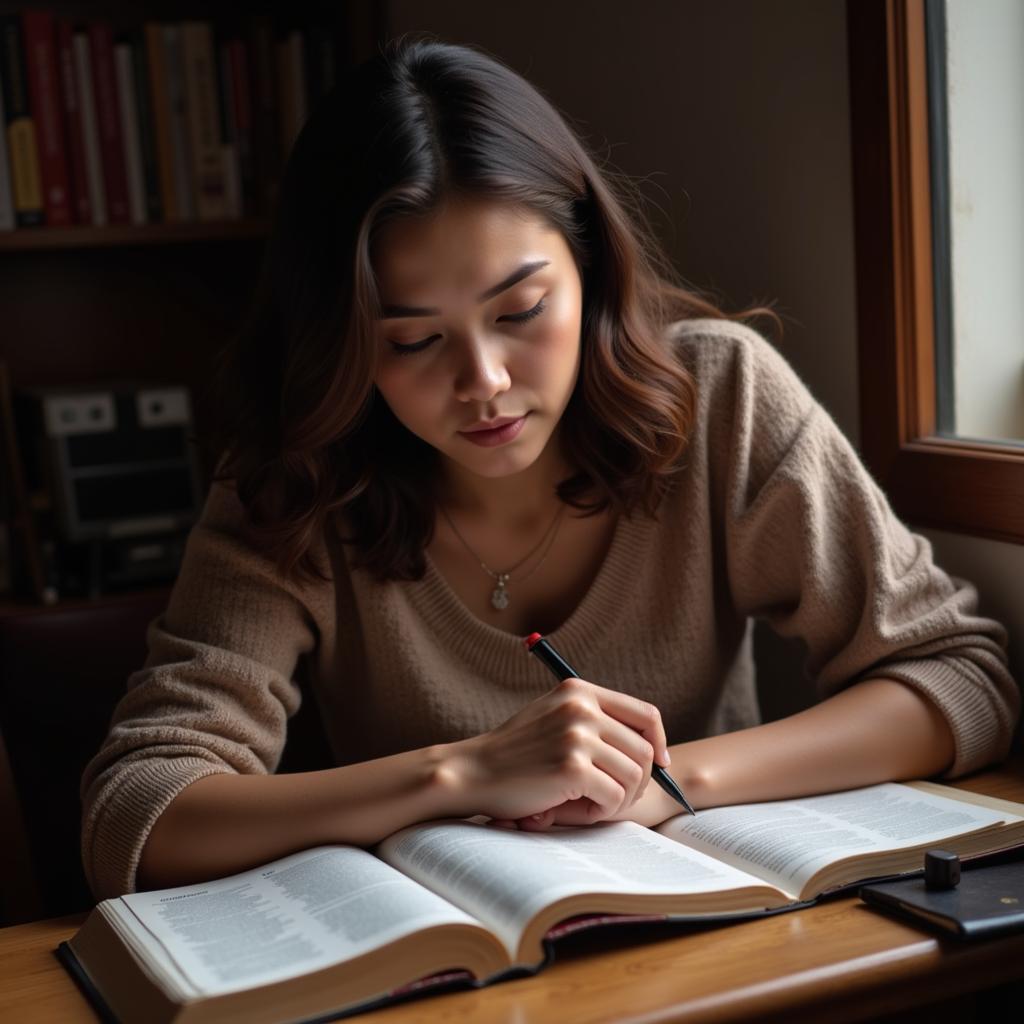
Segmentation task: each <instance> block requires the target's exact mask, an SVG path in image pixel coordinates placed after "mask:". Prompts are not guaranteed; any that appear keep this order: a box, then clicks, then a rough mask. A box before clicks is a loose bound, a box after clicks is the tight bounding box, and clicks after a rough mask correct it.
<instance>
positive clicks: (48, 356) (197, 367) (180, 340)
mask: <svg viewBox="0 0 1024 1024" xmlns="http://www.w3.org/2000/svg"><path fill="white" fill-rule="evenodd" d="M26 11H42V12H48V13H50V14H51V15H53V16H54V21H55V24H56V23H57V22H58V21H59V20H60V19H62V18H63V19H67V20H68V21H70V22H71V23H72V25H73V26H74V28H76V29H78V30H83V29H87V28H88V26H89V25H91V24H93V23H95V22H102V23H105V24H106V25H108V26H109V27H110V29H111V33H112V38H113V40H114V41H115V42H117V41H119V40H120V41H122V42H123V41H124V40H126V39H128V38H129V36H130V33H132V32H135V33H137V38H139V39H140V40H141V42H140V43H139V45H140V47H141V48H142V51H143V53H145V35H144V31H145V26H146V25H147V24H171V25H183V24H184V23H185V22H187V21H192V22H202V23H205V24H207V25H209V27H210V39H211V41H212V43H213V52H214V53H215V54H216V55H217V57H216V60H217V61H219V60H221V59H222V56H221V55H222V54H223V52H224V51H223V50H222V49H221V47H222V44H223V42H224V40H225V39H226V38H227V39H230V38H231V37H232V36H233V35H237V37H238V38H241V39H242V40H243V41H244V42H245V43H246V44H247V45H248V44H249V42H250V39H251V37H250V36H249V35H248V34H247V33H248V31H249V24H250V19H251V20H253V21H255V20H261V22H262V24H263V25H264V26H269V29H265V31H269V33H270V37H269V40H270V45H271V47H272V52H273V53H275V54H276V55H277V56H278V57H280V52H279V50H278V49H277V47H278V43H284V42H286V41H288V40H290V43H291V44H294V46H300V47H301V45H303V42H305V43H306V45H310V46H312V45H313V44H310V43H308V40H310V39H311V38H312V37H313V34H314V33H315V34H317V38H319V39H321V40H322V39H329V40H330V41H331V45H332V47H333V49H332V53H333V58H332V59H333V68H334V72H333V74H334V75H335V77H336V75H337V74H338V73H341V72H343V71H344V70H345V69H346V68H348V67H351V66H352V65H353V64H354V63H357V62H358V61H361V60H362V59H364V58H365V57H367V56H369V55H370V54H371V53H373V52H374V51H375V49H376V48H377V46H378V44H379V42H380V41H381V40H382V39H383V38H385V37H386V35H387V25H386V5H385V4H381V3H376V2H375V0H349V2H347V3H338V2H335V3H326V2H320V3H317V2H303V0H297V2H292V3H269V4H252V5H231V4H226V3H206V4H189V3H184V2H170V3H158V2H149V3H146V2H144V3H140V4H132V3H124V2H122V3H91V4H90V3H59V2H53V3H42V4H34V3H22V4H5V3H0V27H2V26H3V24H4V19H5V18H7V19H8V20H9V19H10V18H11V16H20V15H22V14H23V13H24V12H26ZM296 40H299V42H296ZM294 46H293V48H294ZM3 52H4V51H3V50H0V60H2V59H3V57H2V54H3ZM307 52H313V51H312V50H309V51H307ZM281 67H283V65H279V64H275V68H276V69H277V70H280V68H281ZM277 70H275V75H276V74H277ZM255 73H256V72H255V61H253V67H252V68H250V71H249V75H255ZM310 75H311V72H310V71H309V70H308V69H307V70H306V72H305V74H304V76H303V79H302V80H303V81H305V83H306V84H307V85H310V83H311V82H313V81H314V79H313V78H311V77H310ZM246 80H247V81H249V79H248V78H247V79H246ZM218 81H220V83H221V85H223V81H222V80H221V79H220V77H219V76H218ZM251 84H252V85H253V88H256V87H257V84H256V83H255V82H252V83H251ZM311 87H312V86H311ZM30 94H31V90H30ZM219 98H220V102H221V103H222V104H223V102H224V92H223V91H221V92H220V93H219ZM254 102H255V101H254ZM314 102H315V97H314V96H307V101H306V108H307V109H308V108H309V107H310V106H312V105H313V103H314ZM222 109H223V108H222ZM8 113H9V112H8ZM33 114H34V111H33ZM257 120H258V119H257ZM221 128H222V130H223V131H226V129H225V128H224V123H223V116H222V118H221ZM64 131H65V132H67V131H70V129H68V128H67V127H66V126H65V128H64ZM8 134H9V133H8ZM225 138H226V135H225ZM9 148H10V147H9V146H8V149H9ZM285 155H286V149H285V147H284V146H283V144H282V151H281V154H280V159H279V161H278V163H279V164H283V160H284V158H285ZM126 160H127V158H126ZM71 162H72V161H71V157H70V153H68V156H67V163H68V166H69V169H71ZM151 163H152V161H151ZM71 170H73V169H71ZM71 170H69V173H71ZM164 170H165V168H162V167H161V168H158V172H159V173H161V174H162V173H163V172H164ZM272 173H276V174H277V175H278V179H279V169H278V170H277V171H276V172H272ZM137 181H138V178H136V182H137ZM107 183H108V184H109V180H108V182H107ZM161 184H162V185H163V187H164V188H165V189H166V187H167V186H166V183H165V182H161ZM259 184H260V185H263V184H266V182H260V183H259ZM148 185H149V187H150V191H152V181H150V182H149V183H148ZM239 192H241V189H239ZM272 192H273V189H272V188H271V189H270V190H269V191H268V192H267V195H271V194H272ZM136 209H138V206H136ZM151 210H152V203H150V204H149V208H148V211H147V212H149V211H151ZM230 213H231V214H232V215H231V216H228V217H218V218H216V219H200V218H199V216H198V213H197V212H196V211H193V215H192V216H190V217H185V218H181V217H180V215H179V219H175V220H163V219H157V220H152V219H150V220H149V222H146V223H137V222H136V223H117V222H111V220H110V219H108V222H107V223H105V224H102V225H96V224H94V223H91V222H88V221H81V220H79V217H80V214H79V211H78V210H77V209H76V208H74V205H73V204H72V210H71V220H72V223H69V224H61V225H56V224H52V223H50V224H47V223H43V224H39V225H33V226H24V225H19V226H17V227H15V229H14V230H0V360H2V361H3V362H4V363H5V364H6V367H7V370H8V374H9V378H10V383H11V385H12V387H13V388H14V389H15V390H16V391H24V390H25V389H32V388H54V387H69V388H81V389H83V390H85V389H88V388H89V387H91V386H94V385H99V384H103V383H107V382H153V383H168V384H180V385H184V386H186V387H188V388H189V390H190V394H191V398H192V410H193V418H194V428H195V431H196V433H197V434H198V435H199V437H200V438H201V439H202V438H203V437H204V436H205V434H206V432H207V430H208V429H209V427H210V425H211V423H212V418H213V412H214V410H215V409H216V404H217V395H216V394H215V392H214V389H213V387H212V384H211V381H212V376H213V370H214V366H215V362H216V355H217V353H218V351H219V350H220V349H221V347H222V346H223V344H224V342H225V341H226V340H227V338H228V337H229V336H230V334H231V333H232V332H233V331H234V330H235V329H236V327H237V325H238V323H239V320H240V318H241V316H242V315H243V313H244V311H245V309H246V308H247V306H248V304H249V301H250V298H251V294H252V290H253V288H254V287H255V286H256V284H257V277H258V271H259V267H260V263H261V260H262V256H263V251H264V248H265V242H266V239H267V235H268V231H269V224H270V219H271V217H272V213H273V201H272V198H267V197H266V196H261V197H260V198H258V199H254V200H253V201H250V199H249V197H247V196H242V195H241V194H240V195H239V196H238V199H237V202H236V203H235V205H234V207H233V208H232V209H231V210H230ZM29 440H30V439H26V438H24V437H20V436H19V438H18V443H19V448H20V449H21V450H22V452H23V453H24V451H25V449H26V446H27V444H28V442H29ZM213 457H214V453H212V452H210V451H209V450H207V449H204V448H203V447H202V446H201V447H200V462H201V466H202V470H203V474H204V484H205V483H206V482H207V481H208V475H209V472H210V471H211V469H212V465H211V463H212V459H213ZM30 499H31V503H32V504H33V505H34V506H35V507H37V508H45V506H46V501H47V497H46V495H40V494H38V493H34V494H32V495H30ZM33 600H34V599H33V597H32V596H31V595H30V594H26V593H23V592H15V593H11V592H7V593H3V592H2V591H0V608H4V607H6V608H10V607H11V606H12V604H16V605H23V604H25V603H32V601H33Z"/></svg>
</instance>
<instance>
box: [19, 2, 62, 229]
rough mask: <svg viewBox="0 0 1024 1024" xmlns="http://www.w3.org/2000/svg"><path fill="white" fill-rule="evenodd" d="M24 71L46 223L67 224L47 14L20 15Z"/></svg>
mask: <svg viewBox="0 0 1024 1024" xmlns="http://www.w3.org/2000/svg"><path fill="white" fill-rule="evenodd" d="M21 18H22V21H21V25H22V31H23V33H24V38H25V67H26V68H27V70H28V93H29V103H30V105H31V109H32V116H33V117H34V118H35V121H36V138H37V140H38V145H39V171H40V174H41V176H42V181H43V209H44V210H45V212H46V223H47V224H50V225H66V224H70V223H71V195H70V179H69V176H68V161H67V152H66V151H65V148H64V118H63V114H62V110H61V106H62V105H61V100H60V86H59V81H60V80H59V78H58V76H57V52H56V48H55V46H54V36H53V15H52V14H51V13H50V12H49V11H24V12H23V13H22V16H21Z"/></svg>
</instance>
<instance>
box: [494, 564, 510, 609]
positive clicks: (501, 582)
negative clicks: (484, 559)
mask: <svg viewBox="0 0 1024 1024" xmlns="http://www.w3.org/2000/svg"><path fill="white" fill-rule="evenodd" d="M507 579H508V573H504V572H503V573H499V574H498V585H497V586H496V587H495V588H494V590H492V591H491V605H492V606H493V607H494V608H496V609H497V610H498V611H499V612H500V611H504V609H506V608H507V607H508V591H507V590H506V589H505V581H506V580H507Z"/></svg>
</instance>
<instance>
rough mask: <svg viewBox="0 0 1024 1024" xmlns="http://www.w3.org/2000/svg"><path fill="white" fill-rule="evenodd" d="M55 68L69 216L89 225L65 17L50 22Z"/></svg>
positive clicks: (82, 128)
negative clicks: (70, 214)
mask: <svg viewBox="0 0 1024 1024" xmlns="http://www.w3.org/2000/svg"><path fill="white" fill-rule="evenodd" d="M54 35H55V39H56V44H55V45H56V49H57V67H58V73H59V77H60V97H61V111H62V114H63V124H64V136H63V138H64V141H65V144H66V146H67V161H66V162H67V167H68V172H69V178H70V186H69V187H70V189H71V213H72V218H71V219H72V221H73V222H74V223H75V224H91V223H92V202H91V200H90V198H89V186H88V169H87V167H86V153H85V134H84V131H85V126H84V125H83V123H82V111H81V98H80V95H79V90H78V78H77V72H76V70H75V56H74V27H73V25H72V23H71V20H70V19H69V18H57V19H56V21H55V23H54Z"/></svg>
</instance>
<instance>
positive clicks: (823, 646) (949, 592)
mask: <svg viewBox="0 0 1024 1024" xmlns="http://www.w3.org/2000/svg"><path fill="white" fill-rule="evenodd" d="M731 334H732V336H733V338H734V339H735V340H734V343H733V344H732V345H731V346H728V347H727V349H726V351H727V352H728V353H729V355H728V357H726V358H728V359H729V360H730V362H731V365H730V366H729V370H728V372H727V373H726V374H724V375H723V376H724V377H725V378H726V379H727V380H728V384H725V383H724V381H722V380H721V379H719V381H718V388H717V389H716V390H718V391H719V394H717V395H711V396H708V400H709V401H711V402H715V401H716V400H717V401H719V402H721V401H723V399H724V398H725V397H726V392H731V394H730V395H729V397H730V398H731V401H729V402H726V403H725V405H726V407H727V408H728V412H727V413H726V415H725V416H724V417H723V418H721V419H720V420H719V421H718V424H717V427H716V428H713V429H712V430H711V432H710V435H709V443H710V444H711V445H712V447H713V449H717V454H713V455H712V458H713V460H714V461H716V462H717V464H718V465H719V466H722V465H724V466H725V467H726V468H725V472H724V477H723V479H721V480H720V482H719V483H720V486H719V492H720V495H721V501H722V502H723V504H724V520H725V526H724V529H725V545H726V552H727V554H726V559H727V565H728V575H729V584H730V589H731V593H732V597H733V601H734V604H735V606H736V609H737V611H738V612H740V613H741V614H745V615H749V616H754V617H760V618H763V619H765V620H767V621H768V623H769V624H770V625H771V626H772V627H773V628H774V629H775V630H776V631H777V632H778V633H779V634H780V635H783V636H787V637H799V638H800V639H802V640H803V641H804V643H805V644H806V646H807V660H806V669H807V671H808V673H809V674H810V677H811V678H812V680H813V682H814V684H815V686H816V688H817V691H818V693H819V695H820V696H822V697H826V696H829V695H832V694H834V693H836V692H838V691H839V690H840V689H842V688H843V687H844V686H847V685H849V684H852V683H854V682H858V681H861V680H864V679H868V678H872V677H885V678H890V679H895V680H898V681H900V682H902V683H904V684H906V685H908V686H910V687H913V688H914V689H915V690H917V691H918V692H919V693H920V694H922V695H923V696H924V697H926V698H927V699H929V700H930V701H932V702H933V703H934V704H935V705H936V706H937V707H938V709H939V710H940V711H941V713H942V714H943V715H944V716H945V718H946V720H947V722H948V723H949V726H950V729H951V730H952V733H953V737H954V740H955V745H956V755H955V758H954V762H953V764H952V765H951V766H950V768H949V769H948V770H947V772H946V773H945V777H947V778H953V777H956V776H958V775H962V774H965V773H967V772H971V771H974V770H976V769H979V768H982V767H984V766H985V765H987V764H989V763H991V762H993V761H996V760H1000V759H1002V758H1004V757H1005V756H1006V754H1007V753H1008V751H1009V747H1010V743H1011V741H1012V738H1013V730H1014V726H1015V724H1016V721H1017V717H1018V714H1019V711H1020V691H1019V689H1018V687H1017V685H1016V684H1015V682H1014V680H1013V678H1012V677H1011V675H1010V673H1009V670H1008V667H1007V654H1006V644H1007V638H1006V632H1005V630H1004V628H1003V627H1002V626H1001V625H1000V624H999V623H997V622H995V621H993V620H992V619H989V618H985V617H983V616H980V615H978V613H977V606H978V595H977V592H976V590H975V588H974V587H973V586H972V585H971V584H970V583H968V582H966V581H964V580H960V579H954V578H951V577H950V576H948V575H947V574H946V573H945V572H943V571H942V569H940V568H939V567H938V566H936V565H935V564H934V562H933V560H932V548H931V544H930V542H929V541H928V540H927V538H925V537H922V536H920V535H918V534H915V533H912V532H911V531H910V530H908V529H907V528H906V527H905V526H904V525H903V524H902V523H901V522H900V521H899V519H898V518H897V517H896V516H895V515H894V513H893V511H892V509H891V508H890V506H889V503H888V501H887V499H886V497H885V495H884V494H883V493H882V491H881V490H880V489H879V487H878V486H877V485H876V483H875V482H874V480H873V479H872V478H871V476H870V474H869V473H868V471H867V469H866V468H865V467H864V465H863V464H862V462H861V461H860V459H859V458H858V456H857V454H856V452H855V451H854V450H853V448H852V446H851V445H850V443H849V442H848V441H847V439H846V438H845V436H844V435H843V434H842V432H841V431H840V430H839V428H838V426H837V425H836V424H835V422H834V421H833V420H832V419H831V417H830V416H829V415H828V413H827V412H826V411H825V410H824V409H823V408H822V407H821V406H820V405H819V404H818V403H817V402H816V401H815V400H814V399H813V397H812V396H811V395H810V393H809V392H808V390H807V389H806V387H805V386H804V385H803V383H802V382H801V381H800V379H799V377H798V376H797V375H796V373H795V372H794V371H793V370H792V368H791V367H790V366H789V364H788V363H787V362H786V361H785V360H784V359H783V358H782V356H781V355H779V353H778V352H776V350H775V349H774V348H773V347H772V346H771V345H770V344H769V343H768V342H767V341H765V340H764V339H763V338H762V337H761V336H760V335H758V334H757V333H756V332H754V331H752V330H750V329H749V328H746V327H740V326H735V325H734V327H733V328H732V329H731ZM713 415H714V414H712V416H713Z"/></svg>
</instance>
